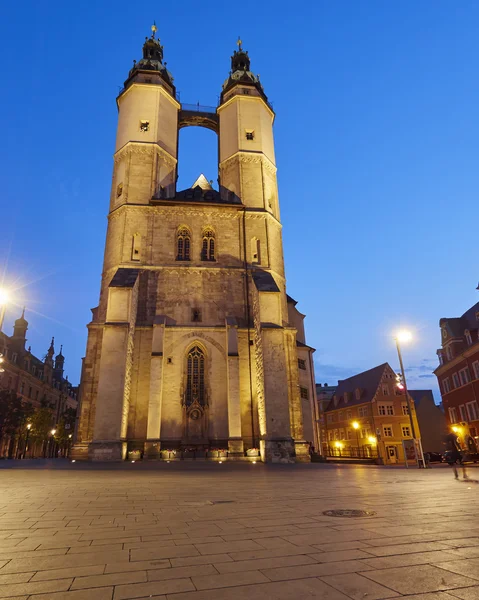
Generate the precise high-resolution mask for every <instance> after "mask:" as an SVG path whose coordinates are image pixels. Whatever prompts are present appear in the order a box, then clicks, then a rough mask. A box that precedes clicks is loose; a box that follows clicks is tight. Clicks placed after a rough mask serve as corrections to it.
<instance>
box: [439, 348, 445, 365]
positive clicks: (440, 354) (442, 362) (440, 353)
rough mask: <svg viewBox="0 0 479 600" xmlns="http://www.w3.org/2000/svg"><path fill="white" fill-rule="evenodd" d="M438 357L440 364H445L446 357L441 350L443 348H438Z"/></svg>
mask: <svg viewBox="0 0 479 600" xmlns="http://www.w3.org/2000/svg"><path fill="white" fill-rule="evenodd" d="M437 357H438V359H439V364H440V365H443V364H444V358H443V356H442V352H441V350H438V351H437Z"/></svg>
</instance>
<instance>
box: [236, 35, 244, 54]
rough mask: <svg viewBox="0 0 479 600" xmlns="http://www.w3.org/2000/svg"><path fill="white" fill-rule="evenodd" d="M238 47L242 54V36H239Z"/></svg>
mask: <svg viewBox="0 0 479 600" xmlns="http://www.w3.org/2000/svg"><path fill="white" fill-rule="evenodd" d="M236 45H237V46H238V50H239V51H240V52H241V51H242V50H243V42H242V41H241V37H240V36H238V41H237V42H236Z"/></svg>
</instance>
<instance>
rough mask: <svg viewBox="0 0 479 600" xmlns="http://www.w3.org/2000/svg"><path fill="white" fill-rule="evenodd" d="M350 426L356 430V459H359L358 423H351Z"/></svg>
mask: <svg viewBox="0 0 479 600" xmlns="http://www.w3.org/2000/svg"><path fill="white" fill-rule="evenodd" d="M351 425H352V426H353V429H355V430H356V443H357V445H358V457H359V455H360V452H359V423H358V422H357V421H353V422H352V423H351Z"/></svg>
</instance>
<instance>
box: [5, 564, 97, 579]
mask: <svg viewBox="0 0 479 600" xmlns="http://www.w3.org/2000/svg"><path fill="white" fill-rule="evenodd" d="M104 569H105V566H104V565H95V566H90V567H68V568H67V569H52V570H50V571H38V572H37V573H35V575H33V577H32V579H31V581H48V580H49V579H64V578H66V577H83V576H86V575H101V574H102V573H103V571H104ZM22 574H23V573H20V574H19V575H22ZM12 575H14V574H13V573H12ZM5 577H7V576H6V575H5Z"/></svg>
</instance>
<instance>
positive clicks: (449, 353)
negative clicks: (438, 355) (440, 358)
mask: <svg viewBox="0 0 479 600" xmlns="http://www.w3.org/2000/svg"><path fill="white" fill-rule="evenodd" d="M446 358H447V360H452V350H451V346H447V348H446Z"/></svg>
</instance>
